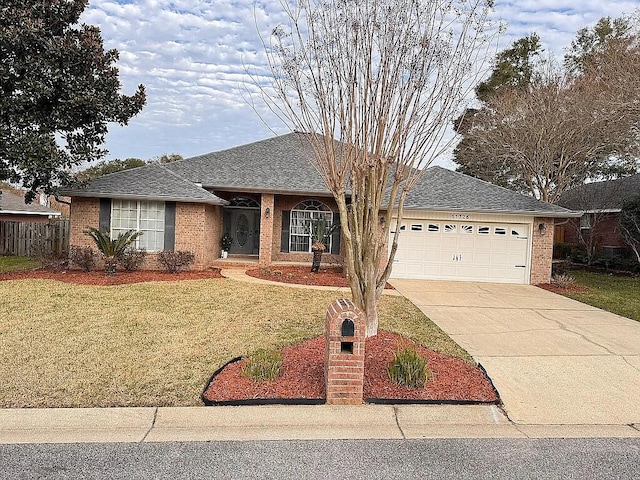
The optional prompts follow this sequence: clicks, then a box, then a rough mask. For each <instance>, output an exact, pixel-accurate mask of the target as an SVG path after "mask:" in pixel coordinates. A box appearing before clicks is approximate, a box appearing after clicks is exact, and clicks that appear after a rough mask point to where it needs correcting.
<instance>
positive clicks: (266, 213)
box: [264, 207, 271, 218]
mask: <svg viewBox="0 0 640 480" xmlns="http://www.w3.org/2000/svg"><path fill="white" fill-rule="evenodd" d="M264 216H265V217H266V218H269V217H271V209H270V208H269V207H267V208H266V209H265V211H264Z"/></svg>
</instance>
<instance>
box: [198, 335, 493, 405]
mask: <svg viewBox="0 0 640 480" xmlns="http://www.w3.org/2000/svg"><path fill="white" fill-rule="evenodd" d="M408 343H413V342H411V341H409V340H406V339H403V338H402V337H400V336H399V335H396V334H393V333H389V332H385V331H380V332H379V333H378V335H376V336H375V337H371V338H368V339H367V343H366V347H365V370H364V372H365V373H364V398H365V399H386V400H430V401H435V402H438V401H466V402H495V401H497V400H498V399H499V397H498V394H497V392H496V391H495V389H494V388H493V386H492V385H491V382H490V381H489V379H488V378H487V377H486V375H485V374H484V372H483V371H482V370H481V369H480V368H478V367H472V366H471V365H469V364H467V363H465V362H464V361H462V360H460V359H459V358H452V357H447V356H446V355H441V354H439V353H436V352H433V351H431V350H428V349H426V348H424V347H421V346H419V345H417V348H418V351H419V352H420V354H421V355H423V356H424V357H426V358H427V359H428V362H427V368H428V369H429V371H431V372H432V375H431V377H430V378H429V380H428V381H427V384H426V385H425V386H424V387H423V388H419V389H411V388H407V387H403V386H400V385H398V384H396V383H394V382H392V381H391V380H390V379H389V377H388V375H387V371H386V368H387V366H388V365H389V363H390V362H391V360H392V359H393V354H394V350H395V349H396V348H397V347H398V346H400V345H405V344H408ZM324 361H325V339H324V337H323V336H321V337H317V338H314V339H312V340H307V341H306V342H304V343H301V344H299V345H293V346H289V347H286V348H284V349H283V351H282V375H281V376H280V377H278V378H277V379H275V380H272V381H265V382H254V381H253V380H250V379H248V378H246V377H244V376H243V375H242V373H241V372H242V367H243V364H244V362H245V361H244V360H241V361H238V362H234V363H230V364H228V365H227V366H226V367H225V368H224V369H223V370H222V371H221V372H220V373H219V374H218V375H216V376H215V377H214V378H213V380H212V382H211V384H210V385H209V386H208V388H207V389H206V391H205V392H204V397H205V398H206V399H207V400H210V401H212V402H229V401H238V400H254V399H323V398H325V385H324Z"/></svg>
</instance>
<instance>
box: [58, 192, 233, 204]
mask: <svg viewBox="0 0 640 480" xmlns="http://www.w3.org/2000/svg"><path fill="white" fill-rule="evenodd" d="M63 195H65V196H69V197H72V198H73V197H83V198H113V199H116V200H149V201H154V202H182V203H205V204H207V205H221V206H225V205H229V202H228V201H226V200H223V199H218V200H214V199H211V200H205V199H200V198H187V197H171V196H169V197H163V196H158V195H123V194H113V193H95V192H78V191H65V192H63Z"/></svg>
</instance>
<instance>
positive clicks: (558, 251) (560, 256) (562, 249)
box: [553, 243, 573, 260]
mask: <svg viewBox="0 0 640 480" xmlns="http://www.w3.org/2000/svg"><path fill="white" fill-rule="evenodd" d="M572 250H573V245H571V244H570V243H557V244H555V245H554V246H553V258H554V259H557V260H566V259H567V258H569V256H571V251H572Z"/></svg>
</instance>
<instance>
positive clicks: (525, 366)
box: [392, 280, 640, 428]
mask: <svg viewBox="0 0 640 480" xmlns="http://www.w3.org/2000/svg"><path fill="white" fill-rule="evenodd" d="M392 284H393V285H394V287H396V289H397V290H399V291H400V293H402V294H403V295H404V296H406V297H407V298H408V299H409V300H411V301H412V302H413V303H414V304H415V305H417V306H418V307H419V308H420V309H421V310H422V311H423V312H424V313H425V315H427V316H428V317H429V318H430V319H431V320H433V321H434V322H435V323H436V324H437V325H438V326H439V327H440V328H442V329H443V330H444V331H445V332H446V333H447V334H448V335H449V336H451V338H453V340H455V341H456V342H457V343H458V344H460V345H461V346H462V347H463V348H465V349H466V350H467V351H468V352H469V353H470V354H471V355H472V356H473V357H474V358H475V359H476V360H477V361H478V362H480V363H481V364H482V365H483V366H484V368H485V369H486V370H487V373H488V374H489V376H490V377H491V379H492V380H493V383H494V385H495V386H496V388H497V389H498V391H499V392H500V396H501V398H502V401H503V402H504V407H505V410H506V413H507V415H508V416H509V419H510V420H511V421H512V422H514V423H515V424H516V425H518V426H519V427H521V426H524V425H539V426H544V425H567V426H569V425H594V426H595V425H620V426H621V428H624V426H625V425H633V424H639V423H640V322H636V321H633V320H630V319H628V318H624V317H621V316H618V315H615V314H613V313H609V312H605V311H603V310H600V309H598V308H594V307H591V306H589V305H585V304H583V303H580V302H577V301H575V300H571V299H569V298H566V297H563V296H561V295H556V294H554V293H551V292H548V291H546V290H543V289H541V288H538V287H534V286H530V285H501V284H487V283H463V282H437V281H413V280H394V281H393V282H392Z"/></svg>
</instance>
